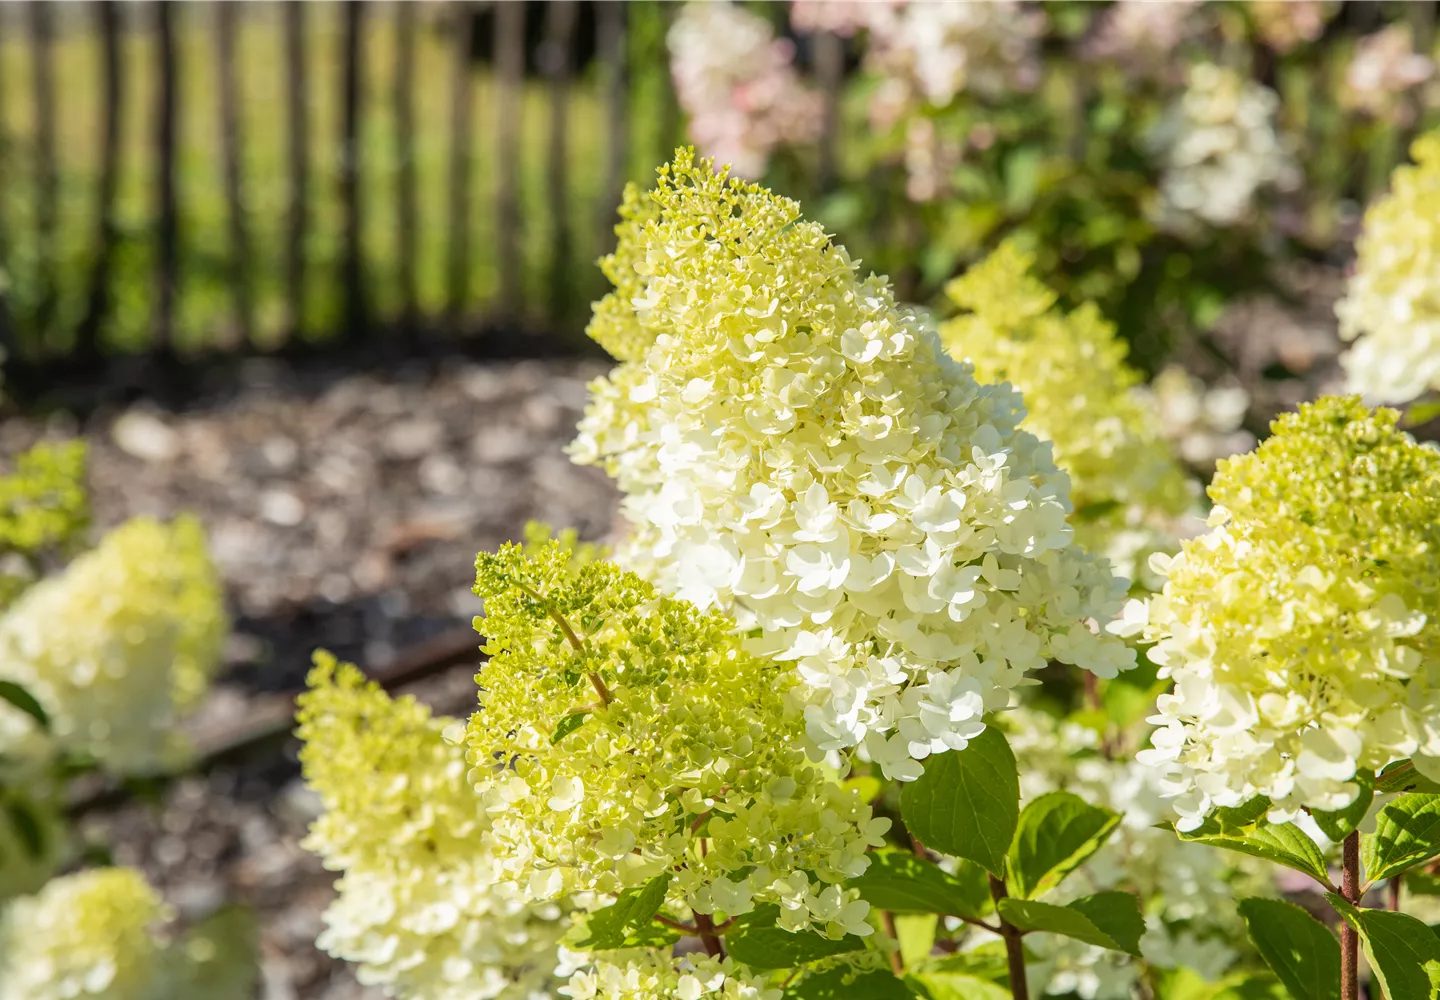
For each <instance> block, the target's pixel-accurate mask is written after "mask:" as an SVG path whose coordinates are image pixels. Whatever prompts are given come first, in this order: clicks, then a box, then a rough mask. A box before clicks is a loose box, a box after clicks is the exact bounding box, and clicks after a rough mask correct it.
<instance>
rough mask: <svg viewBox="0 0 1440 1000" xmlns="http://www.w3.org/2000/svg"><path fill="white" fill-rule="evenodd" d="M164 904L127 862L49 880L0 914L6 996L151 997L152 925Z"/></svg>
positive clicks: (48, 999)
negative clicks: (125, 864)
mask: <svg viewBox="0 0 1440 1000" xmlns="http://www.w3.org/2000/svg"><path fill="white" fill-rule="evenodd" d="M166 915H167V912H166V908H165V906H164V904H163V903H162V902H161V900H160V897H159V896H157V895H156V894H155V890H153V889H152V888H150V886H149V885H148V884H147V883H146V882H145V879H144V877H143V876H142V875H141V874H140V873H139V872H137V871H135V870H134V869H130V868H96V869H92V870H90V871H84V872H78V873H76V874H74V875H66V876H64V877H63V878H57V879H53V880H52V881H51V882H49V883H48V884H47V885H46V886H45V888H44V889H42V890H41V891H40V892H39V893H38V894H37V895H35V896H26V897H22V898H20V899H17V900H15V901H14V902H13V903H11V904H10V905H9V907H8V908H7V909H6V910H5V913H4V917H3V919H0V996H3V997H5V1000H152V997H153V995H154V994H153V992H152V990H153V988H154V987H155V984H156V982H157V981H158V978H157V977H158V976H159V973H160V952H159V949H158V947H157V945H156V942H155V939H154V938H153V937H152V933H151V932H152V928H153V926H154V925H155V924H157V923H158V922H159V921H161V920H163V919H165V917H166Z"/></svg>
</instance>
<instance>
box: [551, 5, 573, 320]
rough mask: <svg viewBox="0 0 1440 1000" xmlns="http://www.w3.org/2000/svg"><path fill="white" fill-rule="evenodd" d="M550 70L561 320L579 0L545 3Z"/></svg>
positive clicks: (554, 305) (566, 304)
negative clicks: (572, 84) (574, 58)
mask: <svg viewBox="0 0 1440 1000" xmlns="http://www.w3.org/2000/svg"><path fill="white" fill-rule="evenodd" d="M545 13H546V19H545V47H544V49H543V53H544V66H543V68H544V70H545V73H546V75H548V76H549V77H550V152H549V158H550V162H549V171H548V176H547V181H548V187H549V189H550V191H549V194H550V273H549V275H548V277H549V282H548V288H547V294H548V296H549V300H550V319H551V321H552V322H555V323H559V322H561V321H563V320H564V319H565V318H566V317H568V315H569V311H570V294H569V292H570V282H569V280H567V279H568V274H567V272H568V270H569V268H570V264H571V261H570V212H569V188H570V183H569V174H568V170H567V168H568V167H569V150H568V149H567V144H566V141H565V140H566V138H567V136H568V130H569V111H570V74H571V64H572V61H573V54H572V48H573V44H574V40H575V21H576V5H575V2H574V0H552V2H551V3H549V4H547V5H546V7H545Z"/></svg>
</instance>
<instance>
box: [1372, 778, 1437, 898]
mask: <svg viewBox="0 0 1440 1000" xmlns="http://www.w3.org/2000/svg"><path fill="white" fill-rule="evenodd" d="M1437 854H1440V795H1430V794H1427V793H1423V792H1407V793H1406V794H1404V795H1401V796H1400V797H1399V798H1397V799H1395V800H1394V801H1392V802H1387V803H1386V804H1385V806H1384V807H1383V808H1382V809H1381V810H1380V812H1379V814H1377V815H1376V817H1375V832H1374V833H1370V834H1365V835H1363V836H1362V837H1361V838H1360V863H1361V864H1362V865H1364V866H1365V877H1366V878H1367V879H1369V880H1370V881H1371V882H1378V881H1380V880H1381V879H1387V878H1390V877H1391V876H1392V875H1398V874H1399V873H1400V872H1403V871H1405V870H1406V869H1407V868H1412V867H1414V866H1415V865H1418V864H1420V862H1422V861H1426V860H1428V859H1430V858H1433V857H1435V856H1436V855H1437Z"/></svg>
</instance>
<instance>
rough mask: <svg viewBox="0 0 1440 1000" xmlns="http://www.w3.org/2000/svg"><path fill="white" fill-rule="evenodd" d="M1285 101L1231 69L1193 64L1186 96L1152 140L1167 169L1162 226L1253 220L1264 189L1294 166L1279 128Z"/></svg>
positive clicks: (1279, 182)
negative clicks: (1278, 114)
mask: <svg viewBox="0 0 1440 1000" xmlns="http://www.w3.org/2000/svg"><path fill="white" fill-rule="evenodd" d="M1279 104H1280V100H1279V97H1278V96H1277V95H1276V94H1275V92H1274V91H1273V90H1270V89H1269V88H1268V87H1265V86H1263V85H1262V84H1259V83H1256V82H1254V81H1253V80H1249V79H1246V78H1245V77H1243V76H1241V75H1240V74H1239V73H1237V72H1235V71H1234V70H1232V69H1227V68H1224V67H1220V66H1216V65H1214V64H1211V63H1200V64H1197V65H1195V66H1192V67H1191V69H1190V78H1189V84H1188V86H1187V87H1186V90H1185V93H1184V94H1183V95H1181V97H1180V98H1179V99H1178V100H1177V101H1176V102H1175V104H1174V105H1173V106H1172V107H1171V108H1170V109H1169V110H1168V111H1167V112H1166V113H1165V116H1164V117H1163V118H1162V119H1161V121H1160V123H1159V124H1158V125H1157V126H1156V128H1155V130H1154V132H1153V133H1152V134H1151V136H1150V142H1151V145H1152V146H1153V147H1154V149H1155V151H1156V152H1157V153H1158V154H1159V155H1160V157H1161V158H1162V160H1163V162H1164V164H1165V173H1164V176H1163V177H1162V178H1161V181H1160V223H1161V224H1162V225H1163V226H1166V227H1167V228H1171V229H1174V230H1176V231H1180V232H1185V231H1188V230H1190V229H1192V228H1194V225H1195V222H1196V220H1199V221H1201V222H1204V223H1208V224H1210V225H1214V226H1233V225H1237V224H1239V223H1242V222H1245V221H1247V220H1249V219H1250V218H1251V217H1252V216H1253V214H1254V211H1255V201H1256V197H1257V195H1259V194H1260V193H1261V192H1262V191H1263V190H1265V189H1266V188H1270V187H1276V186H1281V187H1283V186H1285V185H1287V184H1289V183H1290V181H1291V180H1292V174H1293V165H1292V164H1291V162H1290V159H1289V157H1288V155H1287V154H1286V152H1285V149H1284V147H1283V146H1282V145H1281V142H1280V136H1279V134H1278V133H1277V132H1276V130H1275V114H1276V111H1277V110H1278V108H1279Z"/></svg>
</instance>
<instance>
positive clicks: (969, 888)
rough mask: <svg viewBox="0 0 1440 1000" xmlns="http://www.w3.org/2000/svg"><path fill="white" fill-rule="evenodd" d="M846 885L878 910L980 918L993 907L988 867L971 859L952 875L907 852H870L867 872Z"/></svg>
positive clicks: (962, 863) (961, 864) (964, 862)
mask: <svg viewBox="0 0 1440 1000" xmlns="http://www.w3.org/2000/svg"><path fill="white" fill-rule="evenodd" d="M846 885H848V886H850V887H852V888H855V889H859V890H860V898H862V899H864V900H865V901H866V902H867V903H869V904H870V905H871V906H873V907H875V908H876V909H877V910H892V911H894V912H896V913H944V914H947V915H949V916H955V917H970V918H971V919H979V918H980V917H982V916H983V915H984V914H985V913H986V912H988V911H989V909H990V884H989V881H988V880H987V879H986V876H985V870H984V869H983V868H981V867H980V866H979V865H977V864H973V863H972V862H969V861H961V862H960V867H959V869H958V870H957V872H956V874H954V875H951V874H949V873H947V872H945V871H944V870H942V869H941V868H940V867H939V866H938V865H934V864H931V863H930V862H929V861H924V860H922V859H920V858H917V857H916V856H915V855H913V854H911V853H909V852H908V851H879V852H877V853H875V854H872V855H870V867H869V868H867V869H865V874H864V875H861V876H859V877H858V878H852V879H851V880H850V881H849V882H847V883H846Z"/></svg>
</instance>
